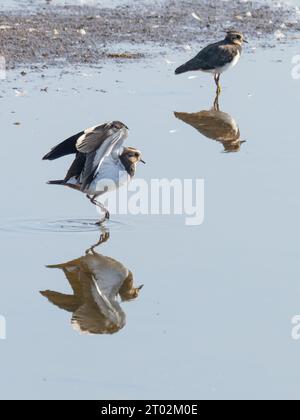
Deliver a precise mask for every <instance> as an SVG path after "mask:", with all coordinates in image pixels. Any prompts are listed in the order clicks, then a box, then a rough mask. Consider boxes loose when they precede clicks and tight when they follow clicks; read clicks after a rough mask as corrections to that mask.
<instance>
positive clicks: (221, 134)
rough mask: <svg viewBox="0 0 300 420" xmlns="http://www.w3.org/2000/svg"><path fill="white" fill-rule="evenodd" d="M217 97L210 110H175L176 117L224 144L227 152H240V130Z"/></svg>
mask: <svg viewBox="0 0 300 420" xmlns="http://www.w3.org/2000/svg"><path fill="white" fill-rule="evenodd" d="M217 99H218V97H217V98H216V99H215V103H214V105H215V107H214V108H213V109H211V110H210V111H200V112H195V113H188V112H175V113H174V115H175V117H176V118H178V119H180V120H181V121H183V122H185V123H186V124H189V125H191V126H192V127H194V128H195V129H196V130H197V131H199V133H201V134H202V135H204V136H205V137H208V138H210V139H212V140H216V141H218V142H220V143H222V144H223V146H224V149H225V152H228V153H229V152H239V151H240V148H241V144H242V143H244V141H242V140H241V137H240V130H239V127H238V125H237V123H236V121H235V120H234V119H233V118H232V116H231V115H230V114H227V113H226V112H222V111H220V110H219V105H218V102H217Z"/></svg>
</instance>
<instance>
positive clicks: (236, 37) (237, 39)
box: [225, 31, 248, 46]
mask: <svg viewBox="0 0 300 420" xmlns="http://www.w3.org/2000/svg"><path fill="white" fill-rule="evenodd" d="M225 40H226V41H227V42H229V43H231V44H235V45H239V46H242V45H243V42H246V43H248V41H246V39H245V37H244V35H243V34H242V33H241V32H238V31H228V32H227V33H226V38H225Z"/></svg>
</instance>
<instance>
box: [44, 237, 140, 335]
mask: <svg viewBox="0 0 300 420" xmlns="http://www.w3.org/2000/svg"><path fill="white" fill-rule="evenodd" d="M108 239H109V232H108V231H107V230H106V231H103V233H102V234H101V237H100V240H99V242H98V243H97V244H95V245H94V246H92V247H91V248H89V249H88V250H87V251H86V252H85V255H84V256H82V257H80V258H77V259H75V260H72V261H69V262H65V263H62V264H57V265H49V266H48V267H49V268H58V269H61V270H62V271H63V272H64V274H65V276H66V278H67V280H68V282H69V284H70V286H71V288H72V291H73V294H64V293H59V292H55V291H52V290H45V291H42V292H40V293H41V294H42V295H43V296H44V297H46V298H47V299H48V300H49V302H51V303H53V305H55V306H57V307H58V308H60V309H63V310H65V311H68V312H71V313H73V315H72V320H71V324H72V327H73V328H74V329H75V330H77V331H79V332H81V333H87V334H113V333H116V332H118V331H119V330H121V329H122V328H123V327H124V326H125V324H126V315H125V312H124V311H123V310H122V308H121V305H120V302H119V300H121V301H122V302H125V301H130V300H133V299H136V298H137V297H138V296H139V292H140V290H141V289H142V287H143V286H139V287H134V284H133V274H132V272H131V271H130V270H129V269H128V268H126V267H125V266H124V265H123V264H122V263H121V262H119V261H117V260H115V259H113V258H110V257H106V256H104V255H102V254H99V253H97V252H96V247H97V246H99V245H101V244H102V243H104V242H106V241H107V240H108Z"/></svg>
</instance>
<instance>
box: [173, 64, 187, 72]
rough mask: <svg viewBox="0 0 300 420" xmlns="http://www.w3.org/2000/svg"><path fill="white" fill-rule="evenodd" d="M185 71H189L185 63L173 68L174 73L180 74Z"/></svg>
mask: <svg viewBox="0 0 300 420" xmlns="http://www.w3.org/2000/svg"><path fill="white" fill-rule="evenodd" d="M187 71H189V69H188V66H187V65H186V64H183V65H182V66H180V67H178V68H177V69H176V70H175V74H181V73H185V72H187Z"/></svg>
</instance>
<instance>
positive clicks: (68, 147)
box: [43, 131, 84, 160]
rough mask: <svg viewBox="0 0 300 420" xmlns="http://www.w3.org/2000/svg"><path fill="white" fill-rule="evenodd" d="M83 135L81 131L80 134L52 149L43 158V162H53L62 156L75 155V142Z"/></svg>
mask: <svg viewBox="0 0 300 420" xmlns="http://www.w3.org/2000/svg"><path fill="white" fill-rule="evenodd" d="M83 134H84V132H83V131H81V132H80V133H78V134H75V135H74V136H72V137H69V138H68V139H67V140H65V141H63V142H62V143H60V144H58V145H57V146H55V147H53V148H52V149H51V150H50V152H49V153H47V154H46V155H45V156H44V157H43V160H55V159H58V158H60V157H62V156H66V155H71V154H73V153H77V149H76V142H77V140H78V139H79V138H80V137H81V136H82V135H83Z"/></svg>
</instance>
